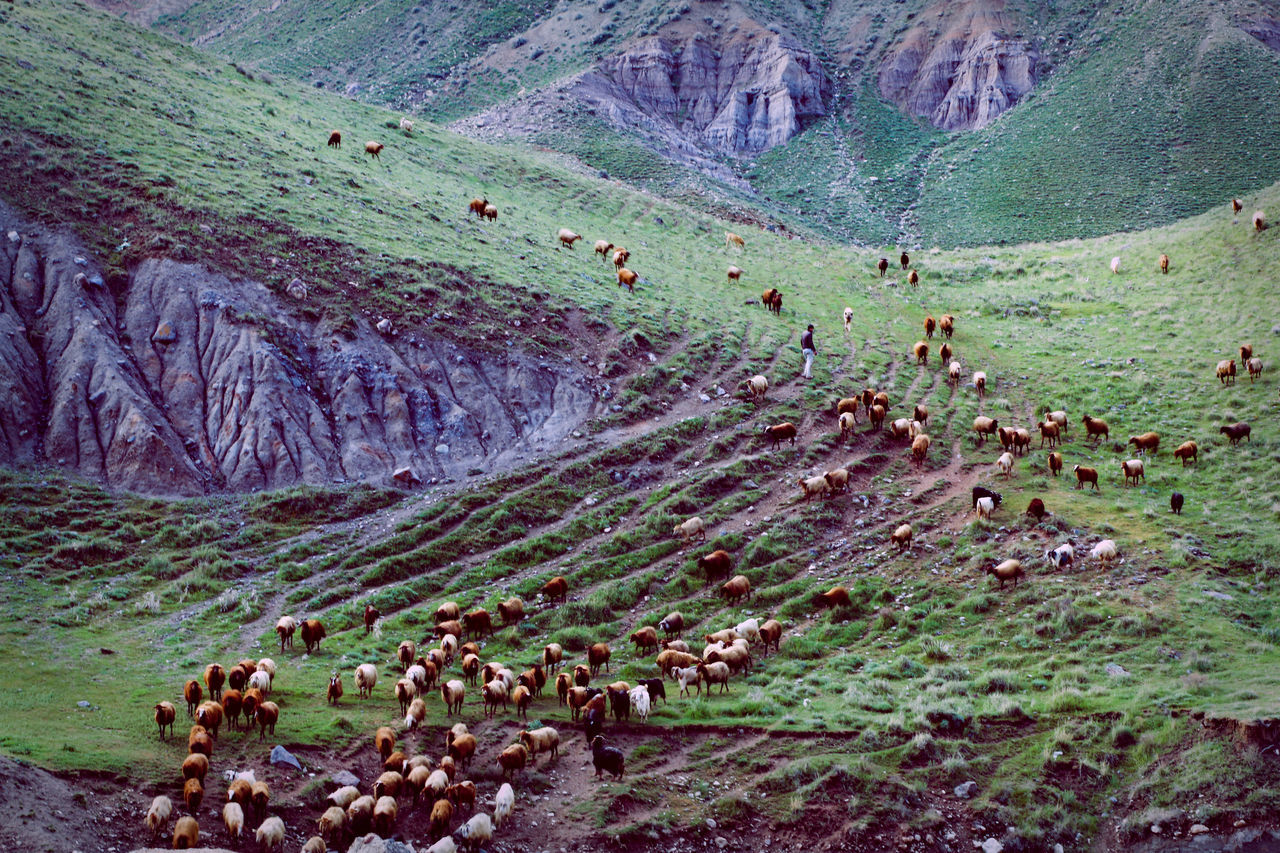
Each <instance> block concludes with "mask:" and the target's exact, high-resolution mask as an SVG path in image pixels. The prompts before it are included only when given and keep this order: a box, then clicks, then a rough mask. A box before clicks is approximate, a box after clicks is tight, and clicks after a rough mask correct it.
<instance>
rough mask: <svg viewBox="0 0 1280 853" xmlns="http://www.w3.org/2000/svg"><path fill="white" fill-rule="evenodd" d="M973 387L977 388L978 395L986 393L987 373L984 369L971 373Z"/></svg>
mask: <svg viewBox="0 0 1280 853" xmlns="http://www.w3.org/2000/svg"><path fill="white" fill-rule="evenodd" d="M973 387H974V388H977V389H978V396H979V397H981V396H982V395H984V394H986V393H987V374H986V373H985V372H984V371H981V370H979V371H977V372H976V373H974V374H973Z"/></svg>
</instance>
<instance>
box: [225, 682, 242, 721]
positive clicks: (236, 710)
mask: <svg viewBox="0 0 1280 853" xmlns="http://www.w3.org/2000/svg"><path fill="white" fill-rule="evenodd" d="M243 705H244V694H243V693H241V692H240V691H239V690H224V691H223V693H222V714H223V716H224V717H225V718H226V720H227V722H228V723H230V725H231V728H233V729H238V728H240V709H241V708H242V707H243Z"/></svg>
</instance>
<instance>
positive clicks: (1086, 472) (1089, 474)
mask: <svg viewBox="0 0 1280 853" xmlns="http://www.w3.org/2000/svg"><path fill="white" fill-rule="evenodd" d="M1071 470H1072V471H1074V472H1075V475H1076V488H1077V489H1083V488H1084V484H1085V483H1092V484H1093V488H1094V490H1095V491H1098V492H1101V491H1102V489H1100V488H1098V469H1097V468H1086V467H1084V466H1083V465H1076V466H1075V467H1073V468H1072V469H1071Z"/></svg>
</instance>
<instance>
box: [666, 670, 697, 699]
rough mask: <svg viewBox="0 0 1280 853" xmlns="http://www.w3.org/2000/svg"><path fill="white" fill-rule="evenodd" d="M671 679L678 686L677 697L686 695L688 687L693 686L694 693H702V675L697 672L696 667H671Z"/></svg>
mask: <svg viewBox="0 0 1280 853" xmlns="http://www.w3.org/2000/svg"><path fill="white" fill-rule="evenodd" d="M671 677H672V678H674V679H675V680H676V681H677V682H679V684H680V693H679V694H678V695H680V696H684V695H685V694H686V693H688V692H689V685H693V688H694V691H695V692H696V693H698V694H701V693H702V674H701V673H699V672H698V667H697V666H688V667H685V668H683V669H681V668H680V667H678V666H673V667H671Z"/></svg>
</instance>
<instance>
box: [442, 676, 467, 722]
mask: <svg viewBox="0 0 1280 853" xmlns="http://www.w3.org/2000/svg"><path fill="white" fill-rule="evenodd" d="M466 690H467V688H466V685H465V684H463V683H462V682H461V681H458V680H457V679H453V680H452V681H449V682H448V683H447V684H441V685H440V698H441V699H443V700H444V704H445V709H446V710H445V716H448V717H452V716H453V712H454V711H457V712H458V713H459V714H461V713H462V702H463V699H465V698H466Z"/></svg>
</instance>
